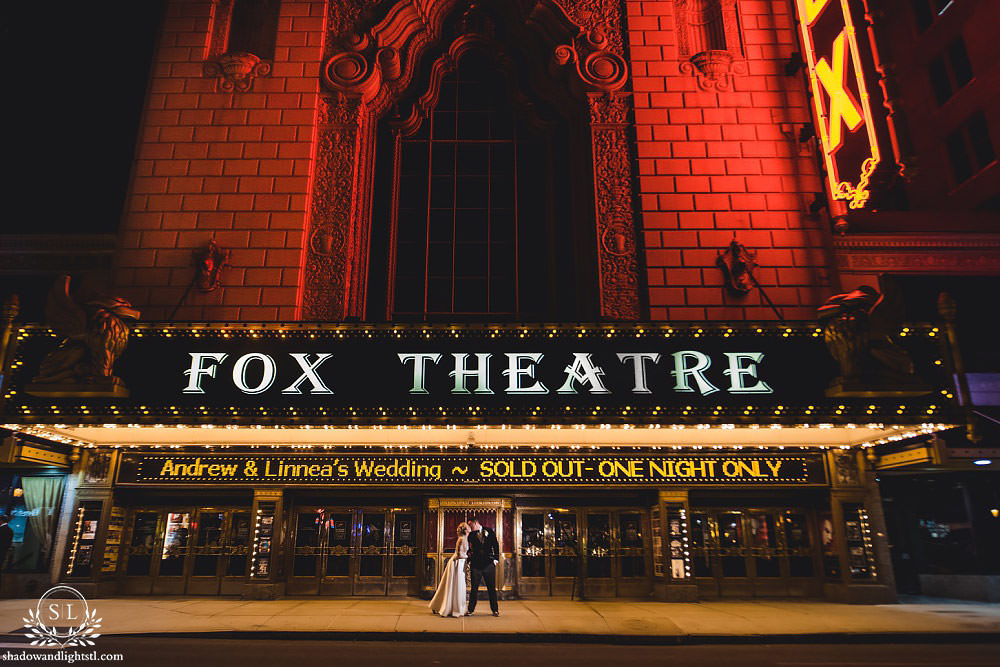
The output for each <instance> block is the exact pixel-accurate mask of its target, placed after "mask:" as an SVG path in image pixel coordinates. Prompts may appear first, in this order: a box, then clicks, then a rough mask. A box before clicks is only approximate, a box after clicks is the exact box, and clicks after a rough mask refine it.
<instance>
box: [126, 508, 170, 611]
mask: <svg viewBox="0 0 1000 667" xmlns="http://www.w3.org/2000/svg"><path fill="white" fill-rule="evenodd" d="M131 518H132V520H131V522H129V523H128V524H127V525H128V526H129V537H128V540H127V541H126V542H125V544H124V546H123V550H124V552H125V553H124V558H123V560H124V561H125V568H124V575H123V581H122V592H124V593H127V594H142V595H148V594H149V593H151V592H152V591H153V554H154V553H155V552H156V547H157V544H158V543H159V535H160V521H161V518H162V517H161V515H160V512H155V511H146V510H139V511H135V512H133V513H132V517H131Z"/></svg>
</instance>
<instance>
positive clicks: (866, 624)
mask: <svg viewBox="0 0 1000 667" xmlns="http://www.w3.org/2000/svg"><path fill="white" fill-rule="evenodd" d="M36 602H37V601H36V600H34V599H4V600H0V632H6V633H7V634H8V637H18V636H19V633H20V632H21V626H22V621H21V619H22V618H23V617H24V616H25V615H26V613H27V610H28V609H29V608H33V607H34V606H35V604H36ZM89 603H90V606H91V607H92V608H94V609H96V610H97V611H98V616H100V617H101V618H103V622H102V627H101V629H100V632H101V633H103V634H104V635H105V637H107V636H109V635H159V634H186V635H193V634H199V635H204V634H205V633H223V634H219V635H217V636H218V637H219V638H222V637H224V636H225V634H224V633H229V634H230V636H233V635H238V634H242V635H244V636H253V635H267V636H270V637H276V638H280V636H281V633H294V634H295V636H297V637H299V638H302V639H306V638H309V637H312V638H326V639H347V638H353V637H355V636H361V635H370V638H375V639H377V638H382V639H390V638H394V639H398V640H407V641H409V640H416V639H423V640H428V641H430V640H435V639H441V638H443V637H447V638H449V639H453V640H458V641H473V642H474V641H480V642H482V641H488V640H496V641H534V642H542V641H576V642H587V641H591V642H593V641H600V640H601V638H614V637H617V638H622V639H629V640H630V641H632V642H633V643H642V642H643V641H650V642H656V641H660V642H665V643H684V642H689V643H698V642H707V641H713V640H721V641H726V640H728V641H732V640H733V638H744V639H747V638H750V639H751V640H753V641H767V640H768V639H771V640H777V641H785V640H786V639H787V638H790V639H791V640H793V641H794V640H796V639H797V640H798V641H813V642H823V641H824V637H825V638H826V639H827V640H835V641H842V640H843V639H844V638H845V637H846V638H849V637H852V636H853V637H869V638H875V637H878V638H879V639H878V640H879V641H892V640H893V638H894V637H898V638H899V640H900V641H906V642H910V641H926V640H928V639H934V638H935V637H937V638H939V640H940V641H949V640H951V641H954V640H955V637H956V636H958V637H961V636H969V637H973V636H978V638H979V639H980V640H992V641H1000V604H990V603H975V602H963V601H949V600H931V599H926V598H925V599H920V600H916V601H915V602H913V603H906V604H894V605H845V604H836V603H830V602H823V601H805V600H803V601H790V600H759V599H758V600H729V601H717V602H708V601H706V602H698V603H660V602H648V601H622V600H609V601H586V602H581V601H570V600H558V599H556V600H551V599H546V600H517V601H504V602H501V607H500V609H501V616H500V617H499V618H494V617H493V616H492V615H490V613H489V608H488V606H486V605H480V609H479V610H477V613H476V615H475V616H472V617H466V618H440V617H438V616H435V615H433V614H431V613H430V611H429V610H428V608H427V603H426V602H425V601H422V600H418V599H414V598H396V599H385V598H380V599H365V598H335V599H317V598H282V599H279V600H268V601H247V600H239V599H234V598H216V597H211V598H209V597H206V598H191V597H161V598H149V597H133V598H124V597H120V598H99V599H94V600H90V601H89ZM291 636H292V635H291V634H289V635H287V636H286V638H289V637H291ZM783 638H784V639H783ZM959 641H961V639H959ZM998 664H1000V661H998Z"/></svg>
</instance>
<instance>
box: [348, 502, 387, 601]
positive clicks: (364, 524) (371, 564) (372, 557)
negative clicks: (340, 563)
mask: <svg viewBox="0 0 1000 667" xmlns="http://www.w3.org/2000/svg"><path fill="white" fill-rule="evenodd" d="M357 516H358V528H359V534H358V543H357V544H358V562H357V570H356V573H357V574H356V576H355V579H354V594H355V595H385V594H386V577H387V574H388V573H387V572H386V569H387V565H388V558H387V556H388V542H389V540H388V535H387V530H386V529H387V522H386V512H385V511H384V510H381V511H380V510H359V511H358V513H357Z"/></svg>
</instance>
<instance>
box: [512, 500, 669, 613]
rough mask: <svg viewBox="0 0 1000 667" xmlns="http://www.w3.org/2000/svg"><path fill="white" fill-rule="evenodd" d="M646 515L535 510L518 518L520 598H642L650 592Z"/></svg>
mask: <svg viewBox="0 0 1000 667" xmlns="http://www.w3.org/2000/svg"><path fill="white" fill-rule="evenodd" d="M647 522H648V515H647V513H646V512H645V511H644V510H636V509H614V508H610V509H597V508H593V509H578V510H537V509H535V510H532V509H519V510H518V511H517V516H516V532H515V544H514V548H515V553H516V560H517V562H516V564H515V566H516V573H517V585H518V591H519V593H520V594H521V595H524V596H532V595H556V596H570V595H580V594H581V590H580V586H581V585H582V586H583V591H582V593H583V594H584V595H585V596H586V597H614V596H635V597H644V596H647V595H649V593H650V591H651V590H652V579H651V576H650V565H651V560H652V558H651V557H652V554H651V552H650V551H649V546H650V543H649V542H648V538H647V528H646V526H647Z"/></svg>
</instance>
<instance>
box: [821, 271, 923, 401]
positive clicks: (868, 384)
mask: <svg viewBox="0 0 1000 667" xmlns="http://www.w3.org/2000/svg"><path fill="white" fill-rule="evenodd" d="M883 289H884V290H885V291H886V293H885V294H879V293H878V292H877V291H876V290H875V289H873V288H871V287H869V286H867V285H863V286H862V287H859V288H858V289H856V290H853V291H851V292H847V293H846V294H836V295H834V296H832V297H830V298H829V299H828V300H827V302H826V303H825V304H824V305H822V306H820V308H819V312H818V316H819V321H820V324H821V325H822V327H823V340H824V341H825V342H826V346H827V349H828V350H829V351H830V354H831V356H833V358H834V359H836V361H837V364H838V365H839V366H840V375H839V376H838V377H836V378H834V379H833V380H832V381H831V382H830V386H829V387H827V390H826V393H827V396H861V397H875V396H920V395H923V394H926V393H928V392H929V391H930V388H929V387H928V386H927V385H926V384H925V383H924V382H923V381H921V380H920V378H918V377H917V376H916V375H915V373H914V367H913V362H912V361H911V360H910V356H909V354H908V353H907V352H906V350H904V349H903V348H902V347H900V346H899V345H898V344H897V343H896V341H895V335H896V332H898V331H899V329H900V327H901V326H902V303H901V301H900V298H899V295H898V294H897V293H896V292H895V290H893V289H892V287H891V282H889V281H888V280H884V281H883Z"/></svg>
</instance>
